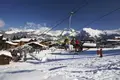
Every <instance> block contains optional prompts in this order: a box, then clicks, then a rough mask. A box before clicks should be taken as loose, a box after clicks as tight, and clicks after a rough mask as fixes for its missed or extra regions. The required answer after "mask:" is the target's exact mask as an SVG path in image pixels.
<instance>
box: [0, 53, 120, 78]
mask: <svg viewBox="0 0 120 80" xmlns="http://www.w3.org/2000/svg"><path fill="white" fill-rule="evenodd" d="M49 59H50V60H48V61H47V62H40V61H37V60H28V61H26V62H17V63H14V62H11V64H10V65H3V66H0V80H120V77H119V76H120V55H119V52H115V53H111V54H109V53H106V54H104V57H103V58H99V57H98V56H97V55H96V54H92V55H91V54H90V55H86V54H80V55H74V56H73V55H57V56H56V57H55V55H53V56H49ZM54 59H56V60H54Z"/></svg>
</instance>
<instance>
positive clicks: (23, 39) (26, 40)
mask: <svg viewBox="0 0 120 80" xmlns="http://www.w3.org/2000/svg"><path fill="white" fill-rule="evenodd" d="M34 40H35V39H32V38H21V39H19V40H13V41H12V42H14V43H18V46H21V45H24V44H26V43H29V42H32V41H34Z"/></svg>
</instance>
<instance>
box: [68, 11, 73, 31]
mask: <svg viewBox="0 0 120 80" xmlns="http://www.w3.org/2000/svg"><path fill="white" fill-rule="evenodd" d="M73 13H74V12H71V13H70V17H69V26H68V29H69V30H70V28H71V20H72V15H73Z"/></svg>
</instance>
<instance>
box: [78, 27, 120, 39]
mask: <svg viewBox="0 0 120 80" xmlns="http://www.w3.org/2000/svg"><path fill="white" fill-rule="evenodd" d="M115 36H120V29H116V30H98V29H92V28H83V29H82V30H81V31H80V34H79V35H78V37H79V39H91V38H92V39H105V38H106V39H108V38H114V37H115Z"/></svg>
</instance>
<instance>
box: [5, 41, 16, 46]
mask: <svg viewBox="0 0 120 80" xmlns="http://www.w3.org/2000/svg"><path fill="white" fill-rule="evenodd" d="M6 43H8V44H11V45H17V44H18V43H13V42H11V41H6Z"/></svg>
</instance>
